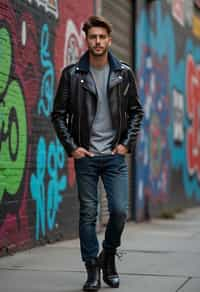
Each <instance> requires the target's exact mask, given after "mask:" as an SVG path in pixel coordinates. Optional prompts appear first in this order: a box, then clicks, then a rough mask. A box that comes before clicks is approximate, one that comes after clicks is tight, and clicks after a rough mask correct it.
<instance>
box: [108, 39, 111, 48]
mask: <svg viewBox="0 0 200 292" xmlns="http://www.w3.org/2000/svg"><path fill="white" fill-rule="evenodd" d="M108 45H109V47H110V46H111V45H112V37H110V38H109V42H108Z"/></svg>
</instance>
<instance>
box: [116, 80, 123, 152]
mask: <svg viewBox="0 0 200 292" xmlns="http://www.w3.org/2000/svg"><path fill="white" fill-rule="evenodd" d="M118 96H119V135H118V139H117V142H116V146H117V145H118V143H119V140H120V135H121V119H122V115H121V110H120V105H121V99H120V88H119V85H118Z"/></svg>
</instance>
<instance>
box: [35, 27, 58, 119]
mask: <svg viewBox="0 0 200 292" xmlns="http://www.w3.org/2000/svg"><path fill="white" fill-rule="evenodd" d="M40 47H41V52H40V60H41V64H42V67H43V68H44V70H45V72H44V75H43V78H42V85H41V98H40V100H39V103H38V113H39V114H41V113H43V114H44V115H45V116H46V117H48V116H49V114H50V113H51V111H52V108H53V94H54V81H55V76H54V66H53V63H52V61H51V59H50V52H49V29H48V25H47V24H44V25H43V27H42V33H41V42H40Z"/></svg>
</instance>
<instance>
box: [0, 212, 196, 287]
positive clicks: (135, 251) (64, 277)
mask: <svg viewBox="0 0 200 292" xmlns="http://www.w3.org/2000/svg"><path fill="white" fill-rule="evenodd" d="M102 238H103V237H102V234H100V235H99V239H100V241H101V240H102ZM121 250H122V251H123V252H124V255H123V258H122V261H118V260H117V266H118V270H119V272H120V275H121V285H120V288H119V289H117V290H116V291H123V292H134V291H136V292H146V291H148V292H178V291H180V292H200V208H194V209H189V210H187V211H185V212H183V213H180V214H178V215H177V216H176V219H174V220H157V219H156V220H152V221H150V222H149V223H140V224H135V223H128V224H127V225H126V229H125V232H124V235H123V245H122V247H121ZM85 277H86V275H85V269H84V266H83V264H82V262H81V260H80V253H79V241H78V240H71V241H64V242H59V243H55V244H51V245H46V246H42V247H38V248H34V249H31V250H28V251H25V252H19V253H17V254H15V255H13V256H8V257H4V258H0V292H47V291H48V292H75V291H81V288H82V285H83V283H84V281H85ZM100 291H102V292H103V291H105V292H110V291H114V290H113V289H111V288H109V287H107V286H106V285H105V284H104V283H103V282H102V288H101V289H100Z"/></svg>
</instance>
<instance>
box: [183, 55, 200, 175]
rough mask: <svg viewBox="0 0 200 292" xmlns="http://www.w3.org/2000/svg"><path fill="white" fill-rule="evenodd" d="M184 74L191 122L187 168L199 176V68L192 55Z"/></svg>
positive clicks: (188, 136) (188, 134)
mask: <svg viewBox="0 0 200 292" xmlns="http://www.w3.org/2000/svg"><path fill="white" fill-rule="evenodd" d="M186 74H187V76H186V80H187V84H186V85H187V88H186V94H187V110H188V116H189V118H190V120H191V123H192V124H191V126H190V128H189V129H188V132H187V160H188V169H189V173H190V174H191V175H193V174H195V173H196V174H198V176H199V178H200V130H199V129H200V95H199V92H200V68H199V66H196V65H195V63H194V60H193V58H192V56H189V57H188V60H187V70H186Z"/></svg>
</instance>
